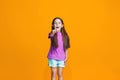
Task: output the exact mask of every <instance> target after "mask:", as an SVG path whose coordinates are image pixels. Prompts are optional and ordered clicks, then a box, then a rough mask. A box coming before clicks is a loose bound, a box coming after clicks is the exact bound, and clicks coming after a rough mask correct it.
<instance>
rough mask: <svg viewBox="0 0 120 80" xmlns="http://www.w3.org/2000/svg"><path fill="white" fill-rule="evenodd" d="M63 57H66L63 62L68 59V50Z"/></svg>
mask: <svg viewBox="0 0 120 80" xmlns="http://www.w3.org/2000/svg"><path fill="white" fill-rule="evenodd" d="M65 56H66V58H65V61H67V59H68V49H66V51H65Z"/></svg>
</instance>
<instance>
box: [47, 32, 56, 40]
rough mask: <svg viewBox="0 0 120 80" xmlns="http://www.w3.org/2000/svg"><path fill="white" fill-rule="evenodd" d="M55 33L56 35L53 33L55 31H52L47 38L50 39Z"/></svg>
mask: <svg viewBox="0 0 120 80" xmlns="http://www.w3.org/2000/svg"><path fill="white" fill-rule="evenodd" d="M55 33H56V31H55V30H52V31H51V32H50V33H49V36H48V38H52V37H53V36H54V34H55Z"/></svg>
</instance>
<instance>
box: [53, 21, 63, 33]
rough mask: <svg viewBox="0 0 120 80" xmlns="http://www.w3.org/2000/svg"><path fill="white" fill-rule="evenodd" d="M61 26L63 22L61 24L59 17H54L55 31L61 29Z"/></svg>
mask: <svg viewBox="0 0 120 80" xmlns="http://www.w3.org/2000/svg"><path fill="white" fill-rule="evenodd" d="M62 27H63V24H62V22H61V20H60V19H56V20H55V21H54V28H55V29H56V30H57V31H59V30H61V28H62Z"/></svg>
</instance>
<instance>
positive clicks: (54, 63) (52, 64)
mask: <svg viewBox="0 0 120 80" xmlns="http://www.w3.org/2000/svg"><path fill="white" fill-rule="evenodd" d="M48 66H50V67H65V63H64V61H63V60H56V59H50V58H49V59H48Z"/></svg>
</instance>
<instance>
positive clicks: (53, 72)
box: [51, 67, 57, 80]
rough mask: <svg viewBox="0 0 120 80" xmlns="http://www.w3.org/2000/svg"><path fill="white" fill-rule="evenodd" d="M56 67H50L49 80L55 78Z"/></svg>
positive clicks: (54, 79)
mask: <svg viewBox="0 0 120 80" xmlns="http://www.w3.org/2000/svg"><path fill="white" fill-rule="evenodd" d="M56 73H57V67H51V80H56Z"/></svg>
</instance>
